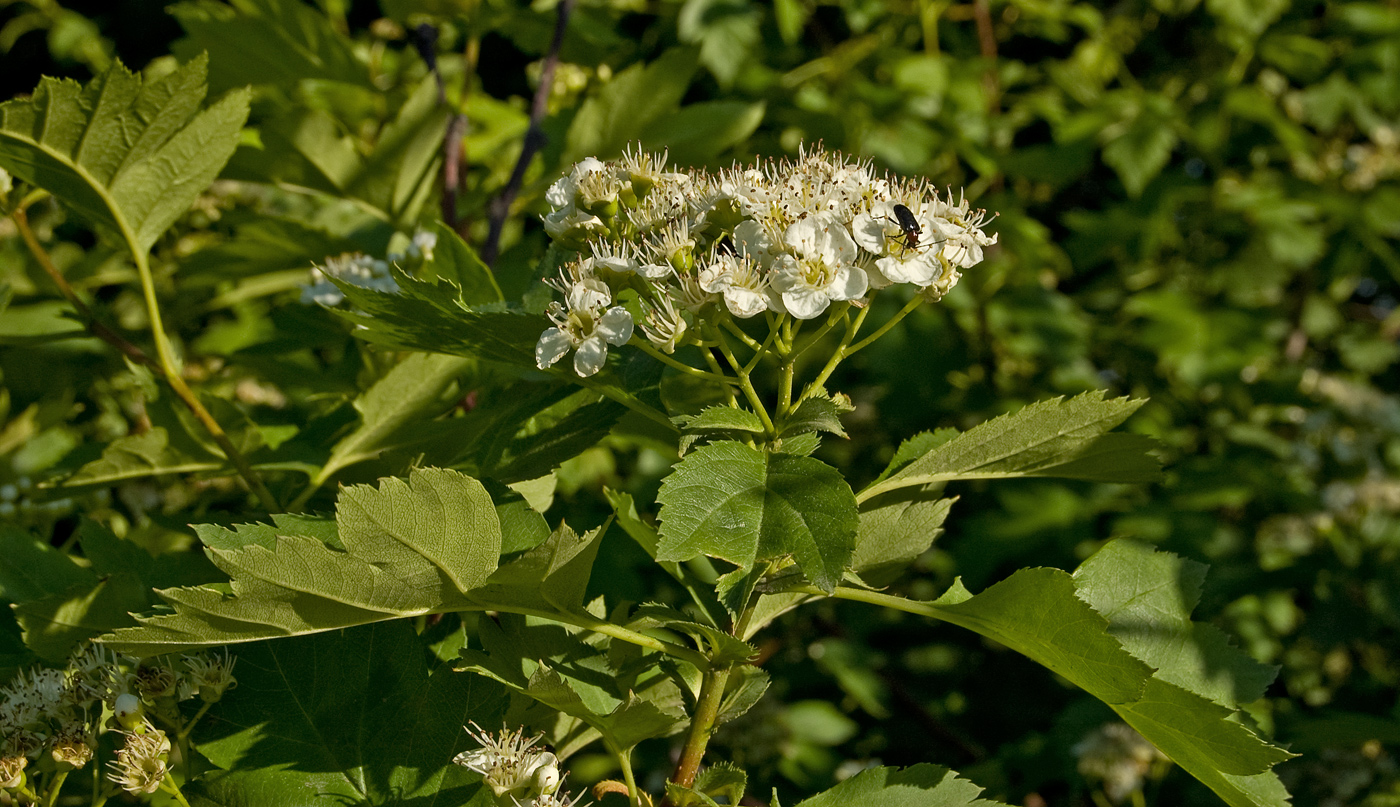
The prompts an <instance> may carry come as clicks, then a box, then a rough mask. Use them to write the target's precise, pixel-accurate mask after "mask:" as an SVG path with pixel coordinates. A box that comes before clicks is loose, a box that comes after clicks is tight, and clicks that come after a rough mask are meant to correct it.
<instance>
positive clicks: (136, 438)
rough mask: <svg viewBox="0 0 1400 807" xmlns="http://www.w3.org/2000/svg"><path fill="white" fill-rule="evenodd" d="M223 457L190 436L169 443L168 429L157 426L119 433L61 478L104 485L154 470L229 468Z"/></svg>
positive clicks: (178, 471)
mask: <svg viewBox="0 0 1400 807" xmlns="http://www.w3.org/2000/svg"><path fill="white" fill-rule="evenodd" d="M228 467H229V464H228V462H226V461H225V460H224V459H223V458H222V457H215V456H213V455H211V454H210V453H209V452H207V451H204V450H203V447H202V446H200V445H199V444H198V443H196V442H194V441H192V440H181V441H178V442H177V443H175V444H172V441H171V439H170V433H169V432H168V431H166V429H165V428H163V427H161V426H156V427H154V428H151V429H150V430H148V431H146V432H143V433H141V434H130V435H127V436H126V437H119V438H117V439H116V440H113V441H112V442H110V443H108V444H107V445H106V446H105V447H104V448H103V449H102V456H101V457H100V458H99V459H95V460H93V461H92V462H89V463H87V464H85V465H83V466H82V467H81V468H79V469H78V470H77V471H76V472H75V473H74V474H73V475H72V476H70V477H68V478H67V479H65V480H63V484H64V486H65V487H75V486H79V485H107V484H112V483H115V482H121V481H124V480H128V479H141V478H144V477H147V476H155V475H157V474H189V473H200V472H208V471H218V470H221V469H225V468H228Z"/></svg>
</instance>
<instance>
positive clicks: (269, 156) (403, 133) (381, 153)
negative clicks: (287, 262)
mask: <svg viewBox="0 0 1400 807" xmlns="http://www.w3.org/2000/svg"><path fill="white" fill-rule="evenodd" d="M450 117H451V113H450V112H449V111H448V110H447V109H446V108H445V107H443V106H441V105H439V104H438V103H437V85H436V83H435V80H434V79H433V77H432V76H426V77H425V78H424V79H423V80H422V81H420V82H419V84H418V86H417V87H416V88H415V89H414V91H413V94H412V95H410V96H409V97H408V99H407V100H406V101H405V102H404V104H403V106H402V107H400V108H399V110H398V113H397V115H396V116H395V117H394V119H393V120H392V121H390V122H389V123H387V124H386V125H385V126H384V127H383V128H382V129H380V130H379V132H378V133H377V136H376V137H375V138H374V141H373V146H372V148H370V149H369V153H368V154H367V155H364V154H363V149H362V147H361V145H360V144H359V143H358V141H357V140H356V138H354V137H353V136H351V135H350V134H349V133H347V132H346V131H345V127H344V125H343V124H341V123H340V122H339V121H337V120H336V119H335V118H333V117H331V115H330V114H329V113H328V112H325V111H323V110H318V109H305V108H300V107H298V108H294V109H290V110H288V111H287V112H285V113H284V114H283V115H281V116H279V117H276V118H272V119H270V120H267V121H265V122H263V124H262V126H261V128H260V129H259V133H260V137H261V148H254V147H245V148H243V149H240V150H239V151H238V153H237V154H236V155H234V158H233V160H232V162H231V163H230V165H229V170H228V171H227V172H226V173H227V175H228V176H229V177H231V178H233V179H245V180H250V181H254V182H281V183H288V184H292V185H299V186H301V187H306V188H311V189H312V190H317V191H321V192H322V193H326V194H330V195H334V196H343V197H349V198H352V199H358V200H360V201H362V202H364V203H365V204H367V205H369V206H370V207H371V208H373V209H374V210H376V211H378V215H379V216H380V217H381V218H383V219H384V220H386V221H388V222H390V223H392V224H394V225H395V226H397V227H399V228H401V229H411V228H412V227H413V225H414V224H415V223H416V221H417V218H418V213H419V211H420V210H421V209H422V207H423V203H424V202H425V201H427V198H428V196H429V194H431V193H432V190H433V181H432V180H433V178H434V177H435V176H436V175H437V168H438V165H439V164H440V163H441V158H442V155H441V149H440V146H441V145H442V139H443V136H444V135H445V134H446V131H447V122H448V119H449V118H450Z"/></svg>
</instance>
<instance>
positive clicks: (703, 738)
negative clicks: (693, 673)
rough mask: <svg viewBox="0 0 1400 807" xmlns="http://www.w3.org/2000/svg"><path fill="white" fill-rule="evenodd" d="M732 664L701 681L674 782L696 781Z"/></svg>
mask: <svg viewBox="0 0 1400 807" xmlns="http://www.w3.org/2000/svg"><path fill="white" fill-rule="evenodd" d="M731 669H732V668H731V667H725V668H724V669H722V670H710V671H709V672H707V673H705V675H704V677H703V678H701V680H700V697H698V698H697V699H696V702H695V714H694V715H692V716H691V718H690V731H689V733H688V734H686V738H685V746H684V747H683V748H682V749H681V759H680V762H678V763H676V772H675V773H674V774H672V776H671V781H673V782H675V783H676V784H678V785H681V786H682V787H690V786H691V785H692V784H694V783H695V775H696V774H697V773H699V772H700V762H701V760H703V759H704V757H705V748H706V746H708V745H709V743H710V737H711V736H712V735H713V734H714V733H715V722H716V721H717V720H718V719H719V707H720V704H721V703H722V702H723V701H724V686H725V684H727V683H728V682H729V671H730V670H731Z"/></svg>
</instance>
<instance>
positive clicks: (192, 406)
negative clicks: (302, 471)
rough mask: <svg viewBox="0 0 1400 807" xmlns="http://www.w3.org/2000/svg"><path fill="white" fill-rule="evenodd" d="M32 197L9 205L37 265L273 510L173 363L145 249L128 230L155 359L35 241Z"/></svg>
mask: <svg viewBox="0 0 1400 807" xmlns="http://www.w3.org/2000/svg"><path fill="white" fill-rule="evenodd" d="M31 196H32V194H31ZM40 198H42V197H40ZM33 201H35V200H34V199H30V198H26V199H25V200H24V202H23V203H22V204H20V205H18V206H16V207H15V209H14V210H11V211H10V218H11V220H13V221H14V223H15V226H16V227H17V228H18V229H19V232H20V236H21V237H22V238H23V239H24V243H25V245H26V246H27V247H28V248H29V252H30V254H32V255H33V256H34V259H35V260H36V261H38V262H39V266H40V267H41V268H43V270H44V273H45V274H47V275H48V276H49V277H50V278H51V279H52V280H53V281H54V283H55V284H56V285H57V286H58V290H59V292H60V293H61V294H62V295H63V297H64V298H65V299H66V300H67V301H68V302H69V304H70V305H72V306H73V307H74V308H75V309H76V310H77V311H78V314H79V315H80V316H82V317H83V319H84V320H85V321H86V322H87V327H88V330H90V331H92V333H93V335H94V336H97V337H98V338H100V339H102V340H103V341H105V342H107V343H108V344H110V345H112V346H114V347H116V348H117V349H118V350H120V351H121V352H122V353H123V354H125V355H126V356H127V357H128V358H130V359H131V360H132V361H134V362H137V363H138V364H142V365H144V366H146V367H148V368H150V369H151V370H152V371H154V372H156V373H158V374H159V375H160V376H161V377H162V378H164V379H165V383H167V384H169V385H170V388H171V389H172V390H174V392H175V395H176V396H178V397H179V398H180V400H181V401H182V402H183V403H184V404H185V406H186V407H188V408H189V410H190V412H192V413H193V414H194V416H195V418H196V419H197V420H199V422H200V423H201V424H202V425H203V426H204V428H205V430H206V431H208V432H209V436H211V437H213V438H214V442H216V443H218V444H219V448H220V449H222V450H223V452H224V456H225V457H227V458H228V460H229V462H232V463H233V467H234V468H235V469H236V470H237V471H238V475H239V476H241V477H243V481H244V483H245V484H247V485H248V489H249V490H251V491H252V492H253V494H254V495H255V496H257V497H258V501H260V502H261V503H262V506H263V508H265V509H266V510H267V511H268V512H270V513H275V512H277V509H278V508H277V500H276V499H274V498H273V497H272V494H271V493H270V492H268V489H267V488H266V487H264V486H263V483H262V480H261V479H259V478H258V475H257V474H256V473H255V472H254V471H253V466H252V465H250V464H249V463H248V460H247V458H246V457H244V456H243V454H242V453H241V452H240V451H239V450H238V449H237V448H236V447H235V446H234V445H233V441H232V440H230V439H229V436H228V435H227V434H225V433H224V429H223V427H222V426H220V425H219V422H218V421H217V420H215V419H214V416H213V415H211V414H209V410H207V409H205V408H204V404H202V403H200V401H199V398H198V397H196V396H195V394H194V392H193V391H192V390H191V389H190V388H189V385H188V384H186V383H185V379H184V377H183V376H181V375H180V370H179V367H178V366H177V365H176V362H175V357H174V354H173V353H172V351H171V350H170V340H169V339H168V338H167V337H166V335H165V326H164V324H162V322H161V319H160V306H159V302H158V301H157V299H156V290H155V281H154V279H153V278H152V276H151V266H150V262H149V260H148V257H147V255H146V254H145V253H144V252H143V251H141V250H140V249H138V248H137V245H136V243H135V241H134V240H132V238H131V237H129V235H128V238H127V245H128V246H129V247H130V248H131V256H132V258H134V259H135V261H136V272H137V274H138V275H139V276H140V278H141V291H142V294H143V295H144V297H145V300H146V309H147V316H149V317H150V320H151V336H152V338H153V339H154V340H155V345H156V355H157V356H159V357H160V361H159V362H157V361H154V360H152V359H151V358H150V357H149V356H147V355H146V353H145V352H144V351H142V350H141V349H140V348H139V347H137V346H135V345H133V344H131V343H130V342H128V341H127V340H125V339H123V338H122V337H121V335H119V334H117V333H116V332H115V331H113V330H111V329H110V328H108V327H106V326H105V325H103V324H101V323H100V322H98V321H97V318H96V317H95V316H93V313H92V310H91V309H89V308H88V307H87V305H86V304H85V303H83V301H82V299H81V298H80V297H78V294H77V292H75V291H74V290H73V287H72V286H70V285H68V280H67V278H65V277H64V276H63V273H62V272H60V271H59V270H58V267H57V266H55V265H54V262H53V260H52V259H51V258H50V257H49V253H48V251H47V250H45V249H44V247H43V245H42V244H40V243H39V239H38V238H37V237H35V235H34V231H33V230H32V229H31V228H30V226H29V217H28V216H27V215H26V213H25V209H26V207H27V206H28V205H29V204H32V203H33Z"/></svg>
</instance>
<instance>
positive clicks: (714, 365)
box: [700, 348, 739, 408]
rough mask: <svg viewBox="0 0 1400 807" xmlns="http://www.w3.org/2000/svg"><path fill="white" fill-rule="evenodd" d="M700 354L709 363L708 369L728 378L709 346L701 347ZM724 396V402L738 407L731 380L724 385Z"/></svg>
mask: <svg viewBox="0 0 1400 807" xmlns="http://www.w3.org/2000/svg"><path fill="white" fill-rule="evenodd" d="M700 354H701V355H702V356H704V357H705V363H706V364H708V365H710V370H711V371H712V372H715V373H718V374H719V375H722V376H724V377H725V378H726V380H727V379H728V378H729V376H728V375H727V374H726V373H725V372H724V368H723V367H720V366H719V361H718V360H716V359H715V354H714V353H713V352H711V351H710V349H709V348H701V349H700ZM724 398H725V402H726V403H728V404H729V405H730V406H732V407H735V408H738V406H739V399H738V397H736V396H735V395H734V382H733V381H730V383H727V384H725V385H724Z"/></svg>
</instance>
